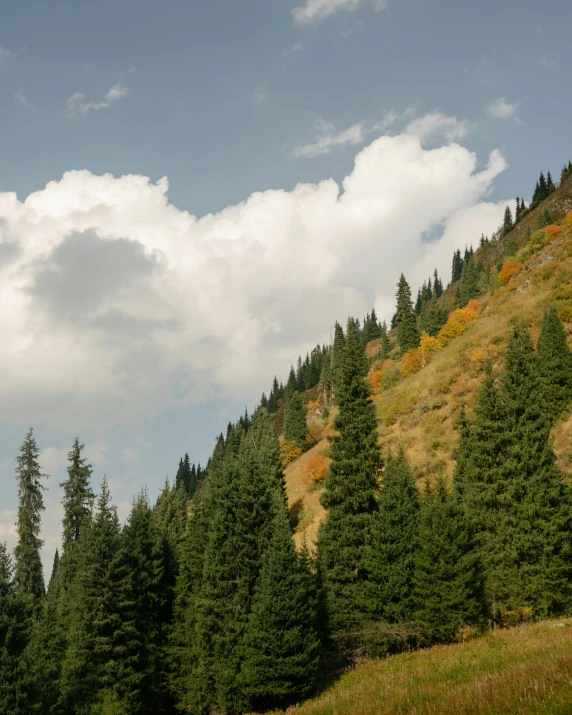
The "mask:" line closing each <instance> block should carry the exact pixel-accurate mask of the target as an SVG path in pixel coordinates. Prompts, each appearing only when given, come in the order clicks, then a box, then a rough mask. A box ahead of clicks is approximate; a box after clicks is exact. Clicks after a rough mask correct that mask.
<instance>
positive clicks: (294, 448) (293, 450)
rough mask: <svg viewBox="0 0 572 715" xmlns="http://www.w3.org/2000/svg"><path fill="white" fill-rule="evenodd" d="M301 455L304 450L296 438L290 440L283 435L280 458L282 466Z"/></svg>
mask: <svg viewBox="0 0 572 715" xmlns="http://www.w3.org/2000/svg"><path fill="white" fill-rule="evenodd" d="M301 456H302V450H301V449H300V447H299V446H298V443H297V442H296V440H295V439H291V440H288V439H284V438H283V437H281V438H280V459H281V460H282V466H283V467H284V468H286V467H287V466H288V465H289V464H292V462H294V461H295V460H296V459H298V457H301Z"/></svg>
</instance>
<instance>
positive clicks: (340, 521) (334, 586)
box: [318, 321, 380, 633]
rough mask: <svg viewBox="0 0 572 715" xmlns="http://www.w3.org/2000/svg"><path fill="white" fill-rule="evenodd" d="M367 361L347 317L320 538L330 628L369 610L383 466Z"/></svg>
mask: <svg viewBox="0 0 572 715" xmlns="http://www.w3.org/2000/svg"><path fill="white" fill-rule="evenodd" d="M366 372H367V362H366V358H365V354H364V352H363V350H361V349H360V347H359V344H358V340H357V336H356V334H355V327H354V326H353V324H352V323H351V321H348V329H347V335H346V344H345V350H344V360H343V369H342V375H341V383H340V386H339V390H338V397H337V401H338V405H339V414H338V416H337V417H336V420H335V423H334V428H335V429H336V431H337V435H336V436H334V437H333V438H332V440H331V446H330V458H331V463H330V468H329V471H328V475H327V477H326V487H325V492H324V495H323V497H322V503H323V505H324V506H325V508H326V509H327V510H328V514H327V518H326V521H325V522H324V523H323V525H322V527H321V529H320V533H319V537H318V564H319V572H320V576H321V579H322V584H323V588H324V592H325V607H326V614H327V621H328V627H329V629H330V631H331V632H333V633H335V632H339V631H340V630H341V629H343V628H346V627H348V626H351V627H355V626H359V624H360V623H361V622H362V621H363V619H364V618H365V617H366V614H367V610H368V609H367V603H366V592H365V591H366V579H367V574H366V568H365V563H364V555H365V547H366V546H367V544H368V543H369V538H370V525H371V515H372V513H373V512H375V511H376V508H377V503H376V498H375V493H376V488H377V474H378V470H379V467H380V455H379V448H378V446H377V424H376V416H375V407H374V405H373V403H372V402H371V401H370V400H369V389H368V386H367V383H366V381H365V379H364V378H365V374H366Z"/></svg>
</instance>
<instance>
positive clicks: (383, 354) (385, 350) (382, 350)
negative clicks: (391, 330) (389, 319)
mask: <svg viewBox="0 0 572 715" xmlns="http://www.w3.org/2000/svg"><path fill="white" fill-rule="evenodd" d="M390 352H391V343H390V342H389V335H388V334H387V325H386V323H385V321H384V322H383V325H382V326H381V343H380V345H379V359H380V360H381V362H382V363H383V362H384V361H385V360H387V359H388V358H389V354H390Z"/></svg>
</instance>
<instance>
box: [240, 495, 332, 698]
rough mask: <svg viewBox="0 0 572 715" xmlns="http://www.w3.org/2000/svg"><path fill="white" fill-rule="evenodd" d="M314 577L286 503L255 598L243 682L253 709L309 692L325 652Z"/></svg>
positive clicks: (277, 520) (281, 504)
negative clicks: (302, 556)
mask: <svg viewBox="0 0 572 715" xmlns="http://www.w3.org/2000/svg"><path fill="white" fill-rule="evenodd" d="M314 578H315V577H314V575H313V574H312V573H311V572H310V571H309V569H308V566H307V564H306V563H305V562H304V560H302V559H300V558H299V557H298V555H297V554H296V550H295V548H294V542H293V540H292V534H291V531H290V524H289V520H288V512H287V509H286V504H285V503H284V501H283V500H282V501H281V502H279V503H277V504H276V516H275V517H274V522H273V524H272V533H271V537H270V541H269V544H268V548H267V549H266V551H265V553H264V555H263V559H262V568H261V570H260V576H259V578H258V581H257V584H256V588H255V590H254V595H253V597H252V610H251V612H250V616H249V619H248V623H247V627H246V633H245V641H244V660H243V662H242V673H241V676H242V680H243V682H244V685H245V691H246V695H247V698H248V700H249V702H250V705H251V707H253V708H254V709H256V710H257V711H258V710H262V709H264V710H267V709H270V708H275V707H285V706H287V705H289V704H291V703H294V702H297V701H299V700H301V699H302V698H304V697H305V696H307V695H308V693H309V692H310V689H311V688H312V686H313V683H314V679H315V676H316V671H317V667H318V662H319V655H320V641H319V638H318V634H317V631H316V618H317V610H316V609H317V599H316V588H315V584H314Z"/></svg>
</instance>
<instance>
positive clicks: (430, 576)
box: [414, 477, 485, 642]
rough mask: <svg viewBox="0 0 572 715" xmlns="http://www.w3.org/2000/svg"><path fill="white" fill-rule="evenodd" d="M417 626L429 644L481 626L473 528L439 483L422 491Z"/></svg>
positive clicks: (439, 480)
mask: <svg viewBox="0 0 572 715" xmlns="http://www.w3.org/2000/svg"><path fill="white" fill-rule="evenodd" d="M414 583H415V586H414V599H415V603H416V608H415V621H416V622H417V624H418V625H419V626H420V627H421V628H422V630H423V632H424V633H425V634H426V635H427V636H428V637H429V639H430V640H431V641H437V642H446V641H452V640H455V638H456V637H458V635H459V633H460V632H461V631H462V630H463V629H465V628H470V629H473V630H474V629H475V628H477V629H479V628H481V627H482V626H483V625H484V614H485V608H484V597H483V586H482V577H481V571H480V564H479V560H478V555H477V550H476V548H475V543H474V540H473V535H472V532H471V527H470V525H469V522H468V521H467V519H466V517H465V514H464V511H463V508H462V506H461V503H460V501H459V499H458V498H457V496H456V495H453V494H449V492H448V490H447V487H446V484H445V480H444V478H443V477H439V478H437V481H436V484H435V486H434V487H433V488H430V487H429V485H428V486H427V489H426V491H425V495H424V499H423V502H422V506H421V514H420V523H419V549H418V551H417V553H416V560H415V576H414Z"/></svg>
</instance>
